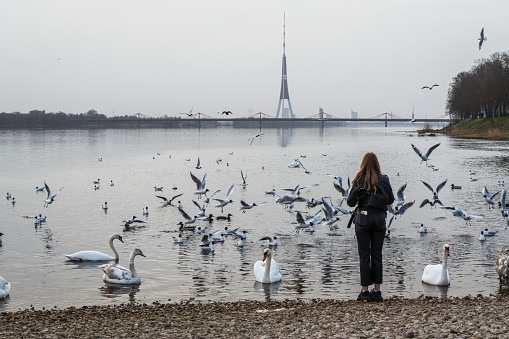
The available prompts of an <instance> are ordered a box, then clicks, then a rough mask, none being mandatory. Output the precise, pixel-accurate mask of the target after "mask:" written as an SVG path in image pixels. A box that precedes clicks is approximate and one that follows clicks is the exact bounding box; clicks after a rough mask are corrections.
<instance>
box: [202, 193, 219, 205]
mask: <svg viewBox="0 0 509 339" xmlns="http://www.w3.org/2000/svg"><path fill="white" fill-rule="evenodd" d="M219 192H221V190H217V191H215V192H214V193H213V194H212V195H211V196H210V197H209V196H207V192H205V193H203V195H204V196H205V200H203V202H204V203H206V204H208V203H209V202H210V199H211V198H212V197H213V196H215V195H216V194H218V193H219Z"/></svg>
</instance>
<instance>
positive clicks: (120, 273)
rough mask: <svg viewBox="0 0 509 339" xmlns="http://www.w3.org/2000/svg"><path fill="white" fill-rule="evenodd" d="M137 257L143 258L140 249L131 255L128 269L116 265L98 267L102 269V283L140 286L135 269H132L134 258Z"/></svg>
mask: <svg viewBox="0 0 509 339" xmlns="http://www.w3.org/2000/svg"><path fill="white" fill-rule="evenodd" d="M137 255H141V256H142V257H144V256H145V255H144V254H143V252H142V251H141V250H140V249H138V248H137V249H135V250H134V251H132V253H131V258H130V259H129V269H127V268H125V267H123V266H121V265H119V264H117V263H113V264H105V265H101V266H99V267H100V268H102V270H103V272H104V275H103V281H104V282H107V283H111V284H124V285H139V284H141V279H140V276H139V275H138V272H136V269H135V268H134V257H136V256H137Z"/></svg>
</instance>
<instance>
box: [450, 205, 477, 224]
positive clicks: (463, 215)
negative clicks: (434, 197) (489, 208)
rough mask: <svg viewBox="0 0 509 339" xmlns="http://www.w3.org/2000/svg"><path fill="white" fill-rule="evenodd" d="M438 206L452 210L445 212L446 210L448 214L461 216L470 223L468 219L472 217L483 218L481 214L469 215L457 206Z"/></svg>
mask: <svg viewBox="0 0 509 339" xmlns="http://www.w3.org/2000/svg"><path fill="white" fill-rule="evenodd" d="M440 208H443V209H445V210H452V212H447V211H446V212H447V213H449V214H450V215H453V216H455V217H460V218H462V219H463V220H465V221H466V222H467V223H468V224H470V220H472V219H473V218H476V219H483V218H484V217H483V216H482V215H469V214H468V213H467V212H465V211H462V210H460V209H459V208H456V207H440Z"/></svg>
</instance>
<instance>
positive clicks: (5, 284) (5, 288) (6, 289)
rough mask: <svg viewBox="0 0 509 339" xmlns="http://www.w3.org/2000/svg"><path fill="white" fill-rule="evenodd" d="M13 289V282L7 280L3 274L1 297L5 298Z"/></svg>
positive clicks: (0, 289)
mask: <svg viewBox="0 0 509 339" xmlns="http://www.w3.org/2000/svg"><path fill="white" fill-rule="evenodd" d="M10 291H11V284H9V282H7V280H5V279H4V278H3V277H2V276H0V299H3V298H5V297H6V296H8V295H9V292H10Z"/></svg>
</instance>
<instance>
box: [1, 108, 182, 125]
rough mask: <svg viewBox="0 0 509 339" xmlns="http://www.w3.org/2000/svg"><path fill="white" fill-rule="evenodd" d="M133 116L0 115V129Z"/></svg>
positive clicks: (120, 118) (166, 117)
mask: <svg viewBox="0 0 509 339" xmlns="http://www.w3.org/2000/svg"><path fill="white" fill-rule="evenodd" d="M134 118H135V117H133V116H128V115H124V116H115V117H111V118H108V117H107V116H106V115H104V114H100V113H98V112H97V111H96V110H95V109H91V110H89V111H88V112H86V113H77V114H73V113H64V112H58V113H54V112H50V113H46V112H44V111H31V112H29V113H20V112H12V113H5V112H3V113H0V127H4V128H6V127H7V128H10V127H12V128H30V127H56V128H65V127H68V126H70V124H71V123H72V122H73V121H85V120H107V119H109V120H122V119H134ZM157 119H180V117H177V118H174V117H168V116H164V117H161V118H157Z"/></svg>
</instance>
